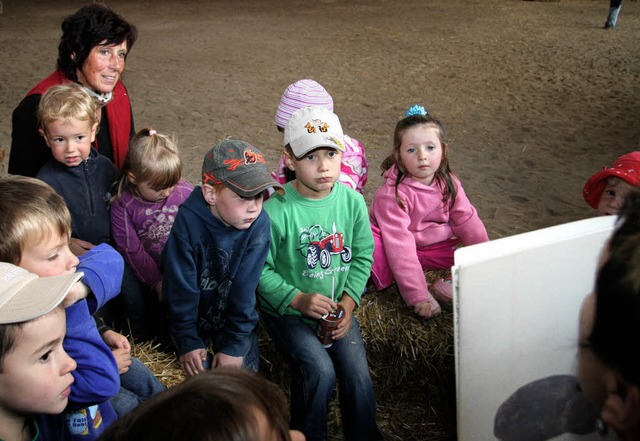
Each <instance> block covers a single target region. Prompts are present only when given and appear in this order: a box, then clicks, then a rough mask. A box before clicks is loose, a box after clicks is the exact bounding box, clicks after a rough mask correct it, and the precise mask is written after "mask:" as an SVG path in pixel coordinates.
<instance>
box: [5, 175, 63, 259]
mask: <svg viewBox="0 0 640 441" xmlns="http://www.w3.org/2000/svg"><path fill="white" fill-rule="evenodd" d="M0 195H2V196H1V197H0V261H2V262H9V263H12V264H14V265H19V264H20V260H21V258H22V252H23V251H24V248H25V246H26V244H27V243H28V242H34V241H37V242H40V241H42V240H44V239H47V238H49V237H51V235H52V234H54V233H55V232H57V233H58V234H59V235H60V236H61V237H70V235H71V214H70V213H69V209H68V208H67V204H66V203H65V202H64V199H63V198H62V196H60V195H59V194H57V193H56V192H55V191H54V190H53V188H51V187H50V186H49V185H48V184H46V183H44V182H42V181H40V180H38V179H35V178H29V177H26V176H18V175H7V176H3V177H0Z"/></svg>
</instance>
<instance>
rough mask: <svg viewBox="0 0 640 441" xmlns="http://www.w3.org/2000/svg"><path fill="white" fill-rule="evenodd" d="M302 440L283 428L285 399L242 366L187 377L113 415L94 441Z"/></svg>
mask: <svg viewBox="0 0 640 441" xmlns="http://www.w3.org/2000/svg"><path fill="white" fill-rule="evenodd" d="M142 439H153V440H157V441H173V440H177V439H184V440H215V441H304V435H302V434H301V433H300V432H297V431H294V430H289V429H288V422H287V402H286V399H285V397H284V394H283V393H282V391H281V390H280V389H279V388H278V387H277V386H276V385H275V384H273V383H270V382H269V381H267V380H265V379H264V378H262V377H261V376H259V375H254V374H253V373H251V372H250V371H247V370H245V369H235V368H220V369H215V370H213V371H207V372H205V373H203V374H200V375H197V376H193V377H189V378H187V379H186V381H184V382H183V383H181V384H179V385H177V386H174V387H172V388H171V389H169V390H168V391H167V392H165V393H162V394H160V395H158V396H156V397H154V398H152V399H151V400H149V401H148V402H147V403H145V404H144V405H142V406H140V408H139V409H138V410H136V411H135V412H134V413H132V414H131V415H127V416H126V417H125V418H123V419H121V420H120V421H118V422H117V423H116V424H114V425H113V426H111V427H110V428H109V430H108V431H107V432H106V433H105V434H104V435H103V436H102V437H101V438H100V441H138V440H142Z"/></svg>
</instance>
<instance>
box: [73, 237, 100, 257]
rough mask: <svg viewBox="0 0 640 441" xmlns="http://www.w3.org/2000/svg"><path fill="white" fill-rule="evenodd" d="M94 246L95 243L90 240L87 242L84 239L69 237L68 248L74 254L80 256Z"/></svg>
mask: <svg viewBox="0 0 640 441" xmlns="http://www.w3.org/2000/svg"><path fill="white" fill-rule="evenodd" d="M94 246H95V245H94V244H92V243H91V242H87V241H86V240H81V239H78V238H76V237H72V238H71V239H69V249H70V250H71V252H72V253H73V254H75V255H76V256H82V255H83V254H84V253H86V252H87V251H89V250H90V249H91V248H93V247H94Z"/></svg>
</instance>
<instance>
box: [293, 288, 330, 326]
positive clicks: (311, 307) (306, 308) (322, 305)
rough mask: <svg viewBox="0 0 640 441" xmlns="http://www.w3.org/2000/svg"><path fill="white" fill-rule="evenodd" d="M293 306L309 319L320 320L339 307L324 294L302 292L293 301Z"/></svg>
mask: <svg viewBox="0 0 640 441" xmlns="http://www.w3.org/2000/svg"><path fill="white" fill-rule="evenodd" d="M291 306H292V307H293V308H295V309H297V310H298V311H300V312H301V313H302V314H304V315H306V316H307V317H311V318H312V319H316V320H318V319H320V318H322V316H323V315H325V314H329V312H331V311H333V310H334V309H336V308H337V306H338V305H337V303H336V302H334V301H333V300H331V299H330V298H328V297H327V296H323V295H322V294H319V293H304V292H302V291H300V292H299V293H298V294H297V295H296V296H295V297H294V298H293V300H292V301H291Z"/></svg>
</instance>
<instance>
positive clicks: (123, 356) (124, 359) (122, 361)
mask: <svg viewBox="0 0 640 441" xmlns="http://www.w3.org/2000/svg"><path fill="white" fill-rule="evenodd" d="M111 352H112V353H113V356H114V357H115V359H116V363H118V372H120V374H124V373H125V372H127V371H128V370H129V366H131V352H130V351H129V350H128V349H124V348H116V349H114V350H112V351H111Z"/></svg>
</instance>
